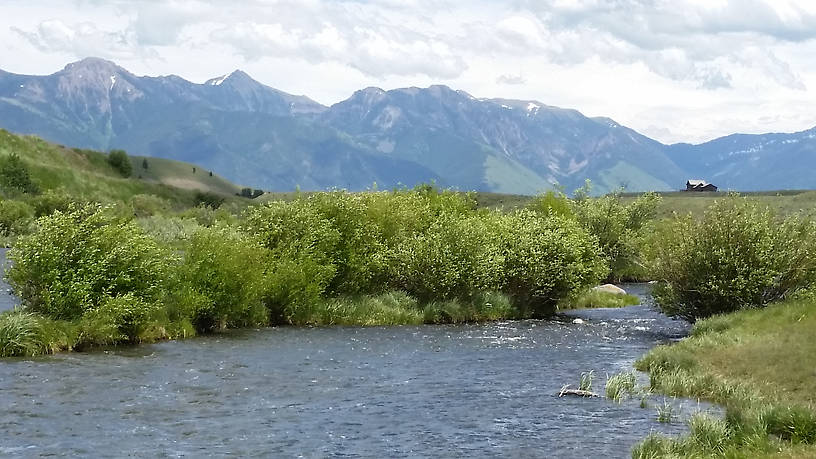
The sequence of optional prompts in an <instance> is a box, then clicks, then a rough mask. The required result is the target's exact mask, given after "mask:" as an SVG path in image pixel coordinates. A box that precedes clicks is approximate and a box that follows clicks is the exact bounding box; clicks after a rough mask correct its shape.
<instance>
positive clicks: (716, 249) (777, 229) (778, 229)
mask: <svg viewBox="0 0 816 459" xmlns="http://www.w3.org/2000/svg"><path fill="white" fill-rule="evenodd" d="M651 247H652V249H651V250H652V252H653V253H652V255H651V258H652V272H653V275H654V277H655V279H656V280H658V281H659V284H658V286H657V288H656V289H655V292H654V293H655V299H656V300H657V302H658V304H659V305H660V307H661V308H662V309H663V310H664V312H666V313H667V314H670V315H673V316H678V317H682V318H684V319H687V320H689V321H695V320H697V319H699V318H704V317H709V316H711V315H714V314H720V313H726V312H732V311H737V310H740V309H749V308H757V307H762V306H765V305H767V304H768V303H771V302H774V301H778V300H781V299H783V298H785V297H787V296H788V295H790V294H791V293H794V292H796V291H798V290H801V289H804V288H807V287H809V286H810V285H812V284H813V282H814V281H816V224H814V222H813V221H811V220H809V219H805V218H801V217H799V216H796V215H794V216H791V217H788V218H785V219H780V218H778V217H776V216H775V215H774V213H773V212H772V211H771V210H769V209H767V208H763V207H760V205H759V204H757V203H756V202H754V201H751V200H748V199H746V198H741V197H738V196H729V197H727V198H725V199H721V200H718V201H716V202H715V203H714V204H713V205H712V206H711V207H710V208H709V209H708V210H706V212H705V214H704V216H703V218H702V219H699V220H695V219H693V218H692V217H691V216H685V217H677V218H675V219H674V220H672V221H670V222H666V223H664V224H662V225H659V226H658V229H657V231H656V233H655V237H654V242H653V243H652V244H651Z"/></svg>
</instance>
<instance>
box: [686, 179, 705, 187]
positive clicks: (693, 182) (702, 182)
mask: <svg viewBox="0 0 816 459" xmlns="http://www.w3.org/2000/svg"><path fill="white" fill-rule="evenodd" d="M686 183H688V184H689V185H691V186H695V187H697V186H706V185H708V182H706V181H705V180H694V179H691V180H689V181H688V182H686Z"/></svg>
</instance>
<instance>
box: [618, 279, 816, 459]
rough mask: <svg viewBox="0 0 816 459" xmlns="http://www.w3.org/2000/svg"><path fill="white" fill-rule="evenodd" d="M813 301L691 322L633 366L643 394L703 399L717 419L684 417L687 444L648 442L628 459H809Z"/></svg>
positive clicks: (812, 453) (815, 410) (815, 408)
mask: <svg viewBox="0 0 816 459" xmlns="http://www.w3.org/2000/svg"><path fill="white" fill-rule="evenodd" d="M814 336H816V297H814V296H813V295H811V296H807V295H803V296H802V297H800V298H798V299H792V300H789V301H786V302H784V303H780V304H775V305H771V306H768V307H766V308H764V309H754V310H746V311H739V312H736V313H732V314H729V315H724V316H715V317H712V318H710V319H706V320H703V321H700V322H698V323H697V324H696V325H695V327H694V329H693V331H692V335H691V337H689V338H688V339H685V340H683V341H681V342H679V343H676V344H673V345H667V346H659V347H657V348H655V349H653V350H652V351H651V352H649V353H648V354H647V355H646V356H644V357H643V358H641V359H640V360H639V361H638V362H637V363H636V367H637V368H638V369H640V370H645V371H649V372H650V379H651V389H652V390H653V391H655V392H660V393H663V394H666V395H670V396H683V397H692V398H703V399H707V400H710V401H713V402H716V403H719V404H721V405H723V406H725V408H726V416H725V418H724V419H721V420H719V419H711V418H692V421H691V424H690V427H691V433H690V435H689V436H687V437H682V438H679V439H668V438H658V437H649V438H647V439H646V440H644V442H643V443H641V444H640V445H639V446H638V447H637V448H636V449H635V451H634V452H633V457H638V458H639V457H668V456H671V457H764V456H769V457H770V456H772V455H773V454H777V453H779V454H781V456H782V457H816V340H814Z"/></svg>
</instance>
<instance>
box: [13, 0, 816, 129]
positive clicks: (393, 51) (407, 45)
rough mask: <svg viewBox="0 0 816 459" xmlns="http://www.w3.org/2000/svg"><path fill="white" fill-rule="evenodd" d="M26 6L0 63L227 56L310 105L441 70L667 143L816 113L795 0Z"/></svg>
mask: <svg viewBox="0 0 816 459" xmlns="http://www.w3.org/2000/svg"><path fill="white" fill-rule="evenodd" d="M34 3H35V2H28V1H23V0H9V3H6V4H4V13H8V14H4V16H3V17H2V18H0V67H2V68H4V69H6V70H12V71H15V70H27V69H28V70H30V69H36V70H38V71H40V70H41V69H44V68H51V69H53V70H56V69H58V68H61V67H62V66H63V65H64V64H65V63H66V59H79V58H82V57H85V56H88V55H96V56H101V57H106V58H110V59H114V60H116V61H117V63H119V64H121V65H122V66H124V67H126V68H128V69H131V70H133V71H134V72H136V73H147V74H157V73H160V74H167V73H176V74H180V75H181V76H184V77H186V78H189V79H192V80H194V81H203V80H205V79H207V78H209V77H212V76H216V75H220V74H224V73H228V72H229V71H231V70H233V69H234V68H236V67H240V68H242V69H244V70H246V71H247V72H249V73H250V74H251V75H252V76H253V77H255V78H257V79H259V80H260V81H262V82H264V83H267V84H269V85H271V86H275V87H278V88H280V89H282V90H285V91H288V92H294V93H299V94H307V95H310V96H312V97H315V98H317V99H318V100H320V101H321V102H324V103H333V102H336V101H339V100H340V99H343V98H345V97H347V96H348V95H350V94H351V93H352V92H353V91H354V90H356V89H359V88H360V87H365V86H370V85H375V86H381V87H385V88H391V87H397V86H412V85H417V86H422V85H427V84H431V83H444V84H448V85H451V86H453V87H455V88H457V89H464V90H466V91H468V92H470V93H472V94H476V95H478V96H480V97H516V98H520V99H537V100H541V101H543V102H545V103H548V104H552V105H560V106H565V107H571V108H577V109H580V110H582V111H584V112H586V113H587V114H590V115H603V116H610V117H612V118H615V119H616V120H617V121H619V122H621V123H624V124H627V125H630V126H632V127H634V128H636V129H637V128H642V129H644V130H648V131H649V132H652V133H654V134H655V135H656V136H657V137H658V138H659V139H661V140H667V141H676V140H681V139H688V140H695V141H696V140H701V139H703V138H707V137H711V136H715V135H720V134H726V133H729V132H733V131H745V130H750V129H772V130H795V129H801V128H804V127H807V126H808V125H809V124H810V125H812V124H816V118H815V117H814V116H813V115H811V114H810V113H811V112H812V110H806V109H805V108H804V107H806V106H808V105H810V106H811V107H812V105H813V104H814V103H816V92H814V91H816V2H811V1H809V0H618V1H606V0H506V1H503V2H502V1H492V0H490V1H489V0H474V1H473V2H467V3H464V2H456V1H453V0H400V1H398V0H387V1H386V0H381V1H377V2H371V1H362V0H243V1H242V2H234V3H225V2H217V1H215V0H164V1H160V0H128V1H126V0H104V1H103V0H75V1H74V2H73V3H72V2H68V1H64V0H43V1H41V2H36V5H34ZM12 18H13V19H12ZM55 18H59V19H55ZM12 28H13V30H12ZM17 56H25V58H22V57H21V58H19V59H16V57H17ZM768 110H774V111H776V112H775V113H767V111H768ZM672 114H673V115H672ZM672 116H674V117H675V118H676V119H672ZM684 117H690V118H692V117H696V118H697V119H700V120H705V121H704V122H702V121H696V120H694V119H685V118H684ZM718 120H720V121H718ZM660 126H665V128H664V129H660ZM743 126H748V127H747V128H744V127H743Z"/></svg>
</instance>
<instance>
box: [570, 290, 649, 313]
mask: <svg viewBox="0 0 816 459" xmlns="http://www.w3.org/2000/svg"><path fill="white" fill-rule="evenodd" d="M636 304H640V299H639V298H638V297H636V296H635V295H630V294H628V293H611V292H605V291H602V290H595V289H590V290H587V291H586V292H584V293H583V294H581V295H579V296H578V297H577V298H573V299H568V300H566V301H563V302H562V303H561V304H559V305H558V309H561V310H569V309H590V308H623V307H625V306H634V305H636Z"/></svg>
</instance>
